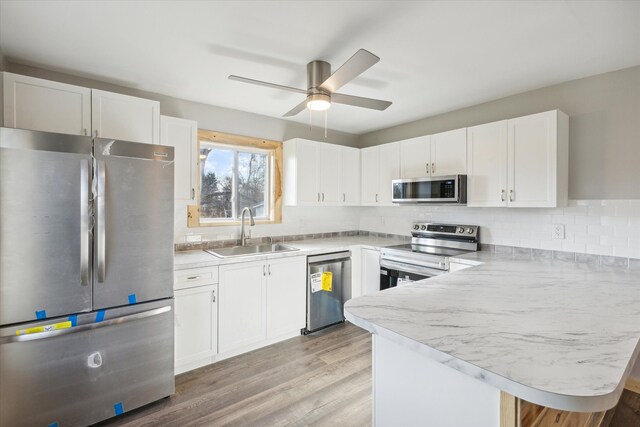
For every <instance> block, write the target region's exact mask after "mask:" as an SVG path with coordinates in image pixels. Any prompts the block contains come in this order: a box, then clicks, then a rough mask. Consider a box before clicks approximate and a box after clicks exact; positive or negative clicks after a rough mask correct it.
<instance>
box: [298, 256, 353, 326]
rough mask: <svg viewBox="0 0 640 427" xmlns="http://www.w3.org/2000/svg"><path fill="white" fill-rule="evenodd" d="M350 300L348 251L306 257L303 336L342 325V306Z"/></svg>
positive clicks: (349, 261) (349, 257) (349, 258)
mask: <svg viewBox="0 0 640 427" xmlns="http://www.w3.org/2000/svg"><path fill="white" fill-rule="evenodd" d="M350 298H351V252H350V251H344V252H336V253H331V254H323V255H315V256H310V257H308V258H307V327H306V328H305V329H303V330H302V333H303V334H305V335H306V334H308V333H310V332H314V331H317V330H319V329H322V328H326V327H327V326H330V325H334V324H336V323H340V322H344V303H345V301H347V300H348V299H350Z"/></svg>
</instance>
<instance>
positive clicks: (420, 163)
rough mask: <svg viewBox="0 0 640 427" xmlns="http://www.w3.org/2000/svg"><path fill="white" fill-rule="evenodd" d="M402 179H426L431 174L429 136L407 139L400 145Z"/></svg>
mask: <svg viewBox="0 0 640 427" xmlns="http://www.w3.org/2000/svg"><path fill="white" fill-rule="evenodd" d="M400 157H401V171H400V172H401V173H400V175H401V176H402V178H424V177H426V176H429V175H430V173H431V150H430V143H429V136H428V135H427V136H420V137H417V138H412V139H407V140H404V141H402V142H401V143H400Z"/></svg>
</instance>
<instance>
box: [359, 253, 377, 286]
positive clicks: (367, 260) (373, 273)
mask: <svg viewBox="0 0 640 427" xmlns="http://www.w3.org/2000/svg"><path fill="white" fill-rule="evenodd" d="M360 277H361V280H362V295H369V294H373V293H376V292H378V291H379V290H380V251H378V250H375V249H368V248H362V274H361V276H360Z"/></svg>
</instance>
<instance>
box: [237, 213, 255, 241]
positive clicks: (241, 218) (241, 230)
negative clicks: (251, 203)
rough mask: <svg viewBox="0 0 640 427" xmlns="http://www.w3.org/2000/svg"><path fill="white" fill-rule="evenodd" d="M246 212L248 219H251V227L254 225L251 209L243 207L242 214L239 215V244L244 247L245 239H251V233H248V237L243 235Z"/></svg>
mask: <svg viewBox="0 0 640 427" xmlns="http://www.w3.org/2000/svg"><path fill="white" fill-rule="evenodd" d="M246 212H249V218H250V219H251V224H250V225H251V226H252V227H253V226H254V225H256V222H255V221H254V220H253V214H252V213H251V209H249V208H248V207H245V208H243V209H242V213H241V214H240V224H241V225H240V243H241V245H242V246H244V245H245V244H246V241H247V237H251V232H249V236H246V235H245V234H244V214H245V213H246Z"/></svg>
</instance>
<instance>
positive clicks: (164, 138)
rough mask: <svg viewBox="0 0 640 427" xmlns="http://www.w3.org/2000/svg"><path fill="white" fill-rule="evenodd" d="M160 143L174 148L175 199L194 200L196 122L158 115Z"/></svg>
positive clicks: (195, 183) (196, 160) (196, 182)
mask: <svg viewBox="0 0 640 427" xmlns="http://www.w3.org/2000/svg"><path fill="white" fill-rule="evenodd" d="M160 143H161V144H162V145H168V146H171V147H173V148H174V165H175V168H174V171H175V181H174V189H175V199H176V200H186V201H193V200H195V196H196V188H197V186H198V152H197V151H198V123H197V122H195V121H193V120H185V119H178V118H175V117H167V116H160Z"/></svg>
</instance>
